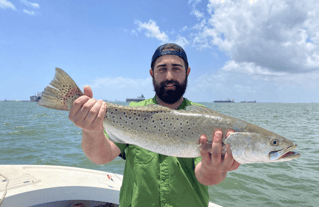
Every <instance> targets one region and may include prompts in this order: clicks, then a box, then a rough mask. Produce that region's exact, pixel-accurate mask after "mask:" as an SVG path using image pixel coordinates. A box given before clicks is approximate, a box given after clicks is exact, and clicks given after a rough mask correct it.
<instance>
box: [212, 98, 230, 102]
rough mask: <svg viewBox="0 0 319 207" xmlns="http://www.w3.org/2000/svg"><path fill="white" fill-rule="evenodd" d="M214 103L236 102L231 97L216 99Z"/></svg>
mask: <svg viewBox="0 0 319 207" xmlns="http://www.w3.org/2000/svg"><path fill="white" fill-rule="evenodd" d="M214 103H235V101H234V99H232V100H230V99H229V98H228V99H226V100H216V101H214Z"/></svg>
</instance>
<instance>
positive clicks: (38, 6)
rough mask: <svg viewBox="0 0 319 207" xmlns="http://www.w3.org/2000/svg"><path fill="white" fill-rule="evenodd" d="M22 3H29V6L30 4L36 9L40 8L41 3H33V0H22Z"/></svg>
mask: <svg viewBox="0 0 319 207" xmlns="http://www.w3.org/2000/svg"><path fill="white" fill-rule="evenodd" d="M21 3H23V4H25V5H27V6H30V7H32V8H35V9H38V8H40V5H39V4H38V3H32V2H29V1H27V0H21Z"/></svg>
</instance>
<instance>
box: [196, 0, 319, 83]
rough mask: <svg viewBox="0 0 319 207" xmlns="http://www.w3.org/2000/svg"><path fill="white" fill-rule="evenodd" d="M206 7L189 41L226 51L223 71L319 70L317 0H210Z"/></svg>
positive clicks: (269, 73) (278, 74)
mask: <svg viewBox="0 0 319 207" xmlns="http://www.w3.org/2000/svg"><path fill="white" fill-rule="evenodd" d="M191 2H192V1H191ZM207 11H208V13H209V14H210V17H209V18H205V19H203V20H201V22H200V23H198V24H197V25H195V26H194V27H193V29H195V30H198V32H196V34H195V35H194V38H193V45H195V46H196V47H197V48H200V49H203V48H212V47H213V46H218V47H219V49H220V50H222V51H225V52H226V53H227V54H228V55H229V57H230V58H231V61H229V62H227V63H226V65H225V66H224V68H223V69H224V70H227V71H240V72H243V73H247V74H250V75H256V76H258V77H264V79H265V78H268V79H275V78H274V77H277V78H283V77H286V76H291V77H294V78H298V76H295V75H294V74H300V73H308V74H314V73H317V72H319V52H318V51H319V30H318V28H319V21H318V19H319V13H318V12H317V11H319V1H317V0H308V1H289V0H281V1H277V0H258V1H256V0H251V1H247V0H238V1H232V0H224V1H216V0H210V1H209V4H208V6H207Z"/></svg>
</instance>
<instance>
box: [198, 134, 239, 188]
mask: <svg viewBox="0 0 319 207" xmlns="http://www.w3.org/2000/svg"><path fill="white" fill-rule="evenodd" d="M231 133H233V131H228V132H227V134H226V137H228V136H229V135H230V134H231ZM222 135H223V132H222V131H221V130H216V131H215V132H214V135H213V143H212V149H211V152H208V151H205V150H201V156H202V160H201V162H200V163H198V164H197V165H196V168H195V174H196V177H197V179H198V181H199V182H200V183H202V184H204V185H216V184H218V183H220V182H222V181H223V180H224V179H225V177H226V175H227V172H228V171H233V170H236V169H237V168H238V167H239V165H240V164H239V163H238V162H236V161H235V160H234V158H233V156H232V152H231V149H230V147H229V145H226V154H225V155H222V137H223V136H222ZM200 143H207V137H206V135H201V137H200Z"/></svg>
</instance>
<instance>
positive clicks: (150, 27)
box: [132, 20, 189, 47]
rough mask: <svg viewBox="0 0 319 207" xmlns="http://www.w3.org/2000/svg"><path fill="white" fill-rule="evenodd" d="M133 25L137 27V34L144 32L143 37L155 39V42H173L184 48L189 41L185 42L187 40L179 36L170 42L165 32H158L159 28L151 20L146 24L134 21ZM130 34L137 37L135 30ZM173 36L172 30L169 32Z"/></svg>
mask: <svg viewBox="0 0 319 207" xmlns="http://www.w3.org/2000/svg"><path fill="white" fill-rule="evenodd" d="M135 24H137V25H138V28H137V30H138V31H139V32H141V31H142V30H146V32H145V35H146V36H147V37H153V38H156V39H157V40H160V41H161V42H162V43H167V42H174V43H176V44H178V45H180V46H181V47H185V46H187V45H189V41H188V40H187V38H186V37H183V36H180V35H178V36H177V38H176V40H171V39H170V38H169V37H168V35H167V34H166V33H165V32H162V31H161V30H160V28H159V26H157V24H156V22H155V21H153V20H149V21H148V22H145V23H143V22H141V21H135ZM184 28H185V27H184ZM184 28H183V29H184ZM185 29H187V27H186V28H185ZM132 34H134V35H136V36H137V32H136V30H132ZM173 34H175V31H174V30H172V32H171V35H173Z"/></svg>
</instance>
